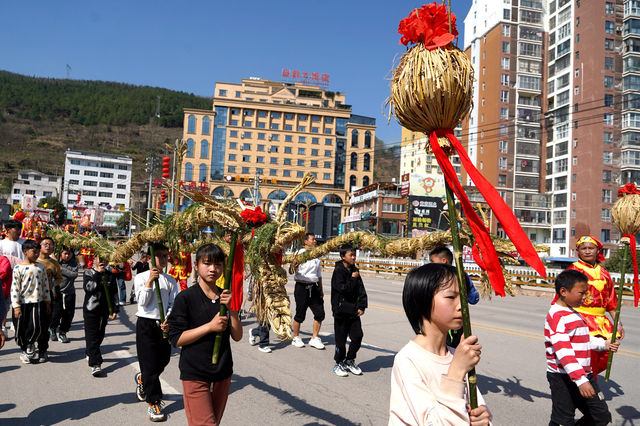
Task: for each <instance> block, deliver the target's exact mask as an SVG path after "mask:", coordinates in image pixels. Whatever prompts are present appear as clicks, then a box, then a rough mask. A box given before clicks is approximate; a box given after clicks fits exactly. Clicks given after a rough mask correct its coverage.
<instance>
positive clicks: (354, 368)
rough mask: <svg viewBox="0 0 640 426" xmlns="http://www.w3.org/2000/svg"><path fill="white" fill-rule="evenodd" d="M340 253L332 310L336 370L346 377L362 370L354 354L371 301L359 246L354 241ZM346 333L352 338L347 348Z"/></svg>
mask: <svg viewBox="0 0 640 426" xmlns="http://www.w3.org/2000/svg"><path fill="white" fill-rule="evenodd" d="M340 257H341V258H342V260H339V261H337V262H336V265H335V268H334V270H333V275H332V276H331V310H332V311H333V318H334V320H333V324H334V334H335V339H336V352H335V355H334V357H333V359H334V360H335V362H336V363H335V365H334V367H333V372H334V373H335V374H336V376H339V377H345V376H348V373H349V372H350V373H351V374H355V375H360V374H362V370H361V369H360V368H359V367H358V365H357V364H356V363H355V358H356V354H357V353H358V349H360V345H361V343H362V337H363V333H362V323H361V322H360V317H361V316H362V315H364V311H365V309H366V308H367V306H368V304H367V292H366V291H365V288H364V283H363V282H362V278H361V277H360V272H359V271H358V268H357V267H356V266H355V262H356V249H355V248H354V247H353V246H351V245H344V246H342V247H341V248H340ZM347 337H350V338H351V344H350V345H349V351H348V352H346V345H347ZM345 352H346V353H345Z"/></svg>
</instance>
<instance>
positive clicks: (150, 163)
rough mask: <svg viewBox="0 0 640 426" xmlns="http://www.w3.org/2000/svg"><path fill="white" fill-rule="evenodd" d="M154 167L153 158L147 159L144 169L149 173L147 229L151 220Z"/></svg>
mask: <svg viewBox="0 0 640 426" xmlns="http://www.w3.org/2000/svg"><path fill="white" fill-rule="evenodd" d="M154 166H155V158H154V157H147V168H146V169H145V170H146V172H147V173H149V192H148V194H147V228H148V227H149V221H150V220H151V187H152V185H153V169H154Z"/></svg>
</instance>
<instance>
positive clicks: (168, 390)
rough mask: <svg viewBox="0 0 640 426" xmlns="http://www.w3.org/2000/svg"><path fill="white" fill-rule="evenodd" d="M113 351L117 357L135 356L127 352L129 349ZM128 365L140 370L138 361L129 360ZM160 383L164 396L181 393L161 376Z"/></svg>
mask: <svg viewBox="0 0 640 426" xmlns="http://www.w3.org/2000/svg"><path fill="white" fill-rule="evenodd" d="M113 353H114V354H115V355H116V356H117V357H118V358H122V359H127V358H136V357H135V356H134V355H133V354H132V353H131V352H129V351H127V350H125V349H120V350H117V351H114V352H113ZM128 365H129V367H131V368H132V369H133V371H135V372H136V373H138V372H140V364H138V361H133V362H130V363H129V364H128ZM160 384H161V385H162V393H163V394H165V396H167V395H168V394H174V395H182V392H178V391H177V390H176V389H175V388H174V387H173V386H171V385H170V384H169V383H167V382H166V381H165V380H164V379H162V378H161V379H160ZM165 399H169V400H170V399H171V398H165Z"/></svg>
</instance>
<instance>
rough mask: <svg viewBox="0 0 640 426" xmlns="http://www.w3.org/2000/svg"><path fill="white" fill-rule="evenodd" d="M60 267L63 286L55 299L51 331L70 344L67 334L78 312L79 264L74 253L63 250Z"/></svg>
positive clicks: (59, 339) (60, 340)
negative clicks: (77, 281)
mask: <svg viewBox="0 0 640 426" xmlns="http://www.w3.org/2000/svg"><path fill="white" fill-rule="evenodd" d="M60 267H61V268H62V284H60V288H59V292H58V297H57V298H56V299H55V303H54V304H53V309H52V311H53V312H52V314H51V326H50V327H51V329H53V332H54V334H57V336H58V341H59V342H62V343H69V338H68V337H67V333H68V332H69V330H70V329H71V322H72V321H73V316H74V314H75V311H76V289H75V281H76V278H77V277H78V262H76V259H75V256H74V255H73V252H72V251H71V250H70V249H68V248H66V247H65V248H63V249H62V253H61V254H60Z"/></svg>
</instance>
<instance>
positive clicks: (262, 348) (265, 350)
mask: <svg viewBox="0 0 640 426" xmlns="http://www.w3.org/2000/svg"><path fill="white" fill-rule="evenodd" d="M258 350H259V351H260V352H264V353H265V354H268V353H271V348H270V347H269V346H258Z"/></svg>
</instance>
